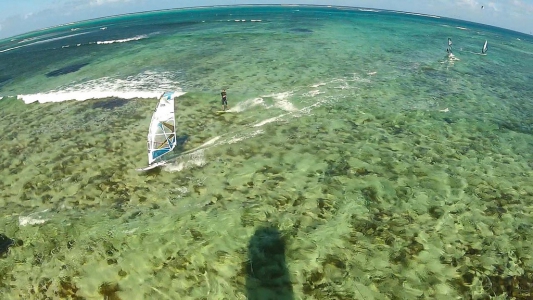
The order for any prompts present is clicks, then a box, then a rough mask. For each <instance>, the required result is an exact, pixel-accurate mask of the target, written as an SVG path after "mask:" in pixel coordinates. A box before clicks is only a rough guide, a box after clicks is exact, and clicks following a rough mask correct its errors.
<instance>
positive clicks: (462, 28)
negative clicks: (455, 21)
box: [455, 26, 468, 30]
mask: <svg viewBox="0 0 533 300" xmlns="http://www.w3.org/2000/svg"><path fill="white" fill-rule="evenodd" d="M455 28H457V29H461V30H468V29H467V28H464V27H459V26H457V27H455Z"/></svg>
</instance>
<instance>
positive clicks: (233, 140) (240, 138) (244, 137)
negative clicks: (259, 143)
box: [226, 129, 264, 144]
mask: <svg viewBox="0 0 533 300" xmlns="http://www.w3.org/2000/svg"><path fill="white" fill-rule="evenodd" d="M263 132H264V131H263V130H261V129H258V130H256V131H254V132H251V133H248V134H243V135H235V136H233V137H231V138H230V139H229V140H228V141H227V142H226V143H227V144H235V143H237V142H240V141H244V140H247V139H249V138H253V137H254V136H256V135H258V134H262V133H263Z"/></svg>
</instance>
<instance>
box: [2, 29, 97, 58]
mask: <svg viewBox="0 0 533 300" xmlns="http://www.w3.org/2000/svg"><path fill="white" fill-rule="evenodd" d="M88 33H90V32H82V33H76V34H70V35H66V36H60V37H55V38H51V39H46V40H42V41H37V42H33V43H29V44H26V45H21V46H16V47H12V48H9V49H4V50H0V53H2V52H7V51H11V50H15V49H18V48H22V47H28V46H31V45H37V44H43V43H48V42H52V41H57V40H62V39H66V38H69V37H73V36H78V35H83V34H88ZM33 39H35V38H33ZM33 39H27V40H24V41H31V40H33ZM24 41H21V42H19V43H22V42H24Z"/></svg>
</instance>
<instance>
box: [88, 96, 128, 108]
mask: <svg viewBox="0 0 533 300" xmlns="http://www.w3.org/2000/svg"><path fill="white" fill-rule="evenodd" d="M126 103H128V100H126V99H122V98H111V99H107V100H101V101H98V102H95V103H94V104H93V108H102V109H109V110H111V109H115V108H117V107H121V106H124V105H126Z"/></svg>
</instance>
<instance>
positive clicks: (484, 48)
mask: <svg viewBox="0 0 533 300" xmlns="http://www.w3.org/2000/svg"><path fill="white" fill-rule="evenodd" d="M487 50H488V49H487V41H486V40H485V44H484V45H483V48H481V53H483V54H485V53H487Z"/></svg>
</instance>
